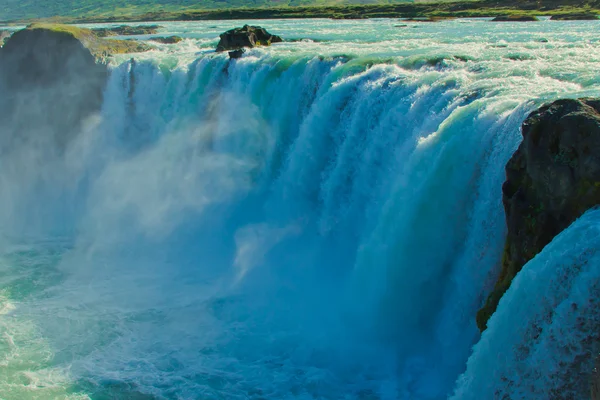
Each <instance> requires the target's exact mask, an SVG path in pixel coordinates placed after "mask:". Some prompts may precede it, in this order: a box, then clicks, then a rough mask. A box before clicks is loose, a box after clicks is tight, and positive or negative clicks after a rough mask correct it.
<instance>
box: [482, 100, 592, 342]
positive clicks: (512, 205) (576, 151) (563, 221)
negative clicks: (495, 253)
mask: <svg viewBox="0 0 600 400" xmlns="http://www.w3.org/2000/svg"><path fill="white" fill-rule="evenodd" d="M522 133H523V142H522V143H521V145H520V146H519V148H518V150H517V151H516V152H515V154H514V155H513V156H512V158H511V159H510V161H509V162H508V164H507V165H506V182H505V183H504V185H503V186H502V194H503V195H502V202H503V204H504V209H505V213H506V224H507V227H508V233H507V237H506V244H505V250H504V257H503V259H502V269H501V274H500V277H499V279H498V281H497V283H496V286H495V288H494V290H493V292H492V293H491V295H490V296H489V298H488V299H487V302H486V304H485V306H484V307H483V308H482V309H481V310H480V311H479V313H478V314H477V324H478V326H479V328H480V329H481V330H484V329H485V328H486V324H487V321H488V319H489V317H490V316H491V315H492V314H493V313H494V311H495V310H496V307H497V305H498V302H499V300H500V298H501V297H502V295H503V294H504V293H505V292H506V290H507V289H508V288H509V286H510V284H511V282H512V280H513V278H514V277H515V275H516V274H517V273H518V272H519V271H520V270H521V268H522V267H523V266H524V265H525V264H526V263H527V262H528V261H529V260H531V259H532V258H533V257H535V255H536V254H538V253H539V252H540V251H541V250H542V249H543V248H544V246H546V245H547V244H548V243H550V241H551V240H552V239H553V238H554V237H555V236H556V235H557V234H559V233H560V232H561V231H562V230H564V229H565V228H567V227H568V226H569V225H570V224H571V223H572V222H573V221H575V219H577V218H578V217H579V216H581V215H582V214H583V213H584V212H585V211H587V210H588V209H589V208H591V207H593V206H595V205H598V204H600V100H594V99H585V98H584V99H579V100H558V101H555V102H554V103H552V104H549V105H545V106H543V107H541V108H540V109H539V110H537V111H535V112H533V113H531V114H530V115H529V116H528V117H527V119H526V120H525V122H524V123H523V127H522Z"/></svg>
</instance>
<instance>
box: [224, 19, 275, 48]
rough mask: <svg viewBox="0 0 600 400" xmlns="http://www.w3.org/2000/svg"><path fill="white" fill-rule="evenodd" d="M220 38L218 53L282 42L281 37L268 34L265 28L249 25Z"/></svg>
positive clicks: (226, 33) (232, 30)
mask: <svg viewBox="0 0 600 400" xmlns="http://www.w3.org/2000/svg"><path fill="white" fill-rule="evenodd" d="M220 38H221V40H220V41H219V44H218V45H217V50H216V51H218V52H221V51H228V50H237V49H241V48H243V47H256V46H270V45H271V43H279V42H282V41H283V39H281V37H279V36H277V35H272V34H270V33H269V32H267V30H266V29H265V28H261V27H260V26H249V25H244V26H243V27H242V28H235V29H231V30H229V31H227V32H225V33H222V34H221V35H220Z"/></svg>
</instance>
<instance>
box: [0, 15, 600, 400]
mask: <svg viewBox="0 0 600 400" xmlns="http://www.w3.org/2000/svg"><path fill="white" fill-rule="evenodd" d="M244 22H245V21H206V22H193V23H192V22H190V23H164V24H161V25H162V26H163V27H164V28H163V29H162V30H161V32H160V34H161V35H172V34H176V35H180V36H182V37H184V38H185V40H184V41H183V42H181V43H179V44H176V45H156V50H154V51H151V52H148V53H144V54H139V55H138V54H136V55H133V57H135V59H136V62H135V63H132V62H131V61H130V59H131V57H132V55H126V56H119V57H116V58H114V59H112V60H111V69H112V71H111V76H110V79H109V83H108V85H107V88H106V91H105V99H104V105H103V108H102V110H101V112H100V113H99V114H98V115H95V116H93V117H91V118H90V119H89V120H87V121H85V123H84V124H83V126H82V127H81V132H80V134H79V135H78V136H77V137H76V138H75V139H74V140H73V141H72V142H71V143H70V144H69V146H68V147H67V149H66V150H65V152H64V153H62V154H61V155H60V156H57V155H56V152H53V151H48V144H47V143H45V142H44V141H40V142H39V143H38V142H35V141H33V142H28V143H27V144H26V145H21V146H18V147H16V148H13V149H12V150H11V152H10V153H5V154H3V157H2V158H0V185H1V188H2V190H0V222H1V223H0V227H1V228H0V272H1V274H0V398H2V399H6V400H12V399H257V400H258V399H302V400H304V399H361V400H376V399H377V400H388V399H445V398H448V397H451V396H454V397H453V398H456V399H487V398H490V399H491V398H494V396H499V394H502V395H506V396H509V397H510V398H513V399H517V398H522V399H539V398H551V396H556V393H565V394H564V395H563V397H560V395H559V396H558V397H557V398H568V397H566V396H567V395H566V393H568V394H569V395H570V396H571V397H570V398H583V397H585V396H587V395H588V392H587V386H586V384H585V380H586V379H587V375H586V374H588V372H587V371H589V370H590V368H591V363H592V354H593V352H594V351H596V349H594V345H592V344H590V345H581V343H590V340H588V339H586V338H589V337H590V336H593V332H594V331H595V329H596V325H595V322H594V321H595V317H594V316H593V310H594V307H593V304H592V303H590V304H592V305H589V306H588V305H586V306H584V305H583V304H584V303H585V300H586V299H592V298H594V296H595V292H594V290H595V287H596V286H597V282H598V279H597V277H596V276H595V275H594V274H593V270H592V269H585V268H581V264H582V262H584V264H585V265H590V266H593V265H595V264H596V261H595V250H593V249H595V248H596V247H597V246H596V244H595V239H594V237H595V235H594V234H593V232H595V229H596V228H595V226H596V224H595V223H594V222H595V220H596V219H597V218H596V213H589V214H588V215H586V217H585V218H584V219H583V220H582V221H581V222H578V223H577V224H576V225H575V226H574V227H573V228H569V229H568V230H567V231H566V232H565V233H564V234H563V235H561V236H560V237H559V238H557V240H556V241H555V243H553V244H552V245H551V246H550V247H549V248H548V249H547V251H544V252H543V253H542V254H541V255H540V257H537V258H536V259H535V260H533V261H532V262H531V263H530V264H528V265H527V266H526V267H525V269H524V273H523V274H522V276H521V277H520V278H519V279H518V280H517V281H516V284H515V285H514V287H513V288H512V289H511V291H509V293H508V294H507V296H506V297H505V300H503V302H502V303H501V304H500V307H499V309H498V313H497V314H496V316H495V317H494V318H493V319H492V320H491V321H490V329H489V330H488V331H487V332H486V333H485V334H484V335H483V337H480V335H479V333H478V331H477V328H476V326H475V321H474V315H475V312H476V310H477V309H478V308H479V307H480V305H481V304H482V302H483V301H484V299H485V297H486V295H487V293H488V292H489V290H490V288H491V285H492V284H493V282H494V280H495V278H496V274H497V265H498V262H499V260H500V257H501V253H502V246H503V239H504V234H505V225H504V214H503V210H502V204H501V184H502V182H503V180H504V165H505V163H506V161H507V160H508V158H509V157H510V156H511V154H512V153H513V152H514V150H515V149H516V147H517V146H518V144H519V142H520V131H519V127H520V124H521V123H522V121H523V120H524V118H525V117H526V116H527V114H528V113H529V112H530V111H532V110H533V109H535V108H536V107H537V106H539V105H540V104H542V103H543V102H546V101H549V100H553V99H557V98H563V97H580V96H598V95H600V77H599V76H598V72H597V71H598V70H599V68H598V67H599V66H600V51H599V50H600V39H599V38H598V34H597V32H598V28H600V25H599V23H598V22H593V21H592V22H589V21H588V22H555V21H548V20H544V21H542V22H539V23H525V24H521V23H491V22H489V21H486V20H455V21H446V22H441V23H419V24H416V23H407V22H402V21H398V20H385V19H384V20H366V21H329V20H311V21H304V20H292V21H253V23H256V24H259V25H262V26H265V27H267V29H268V30H269V31H271V32H272V33H275V34H279V35H281V36H282V37H284V38H285V39H287V40H289V41H288V42H285V43H281V44H276V45H273V46H271V47H269V48H259V49H252V50H249V51H248V52H247V53H246V54H245V56H244V57H243V58H242V59H240V60H236V61H230V60H228V58H227V55H226V54H215V53H214V52H213V50H212V49H214V48H215V47H216V43H217V41H218V34H219V33H221V32H223V31H224V30H226V29H229V28H231V27H234V26H238V25H241V24H243V23H244ZM398 25H407V26H405V27H401V26H398ZM148 38H149V37H140V39H148ZM0 129H5V128H0ZM588 237H589V239H587V238H588ZM573 243H577V246H575V245H573ZM590 249H592V250H593V251H592V250H590ZM574 260H575V261H574ZM582 260H583V261H582ZM555 264H556V265H560V268H561V269H559V270H558V272H556V271H557V269H556V268H553V267H552V266H553V265H555ZM561 271H562V272H561ZM561 273H562V275H561ZM553 274H554V275H553ZM565 274H567V275H569V276H572V277H573V278H572V279H571V280H569V282H570V283H569V284H568V285H566V284H565V285H564V291H549V290H548V289H547V287H546V286H544V284H543V283H544V282H563V281H562V280H561V279H562V277H563V276H564V275H565ZM542 277H543V278H542ZM549 287H552V288H554V287H555V286H549ZM530 292H535V293H536V296H533V297H528V296H527V294H528V293H530ZM586 296H587V297H586ZM596 297H597V296H596ZM532 298H535V299H540V298H541V299H549V300H548V302H547V304H546V303H544V304H543V305H540V304H539V302H536V301H534V300H532ZM568 301H571V302H576V303H577V304H579V305H578V306H577V312H574V311H572V312H570V313H567V312H566V311H565V310H563V308H564V307H566V306H564V305H563V304H567V303H565V302H568ZM569 315H571V316H574V317H572V318H571V317H569ZM553 316H556V318H553ZM578 318H579V320H578ZM582 319H583V320H585V321H588V322H589V323H586V324H584V325H583V327H582V325H581V324H580V323H579V322H580V321H581V320H582ZM540 321H543V323H542V322H540ZM548 321H550V322H548ZM578 321H579V322H578ZM540 325H543V326H544V329H545V331H544V332H546V333H544V334H543V335H541V336H538V337H537V338H535V339H534V338H532V336H531V334H530V332H531V327H532V326H540ZM596 331H597V330H596ZM557 332H558V333H557ZM473 346H474V347H473ZM524 349H526V350H524ZM560 371H576V372H577V373H575V372H572V373H570V374H565V373H560ZM574 376H576V377H580V378H578V379H576V382H573V377H574ZM561 390H562V392H561Z"/></svg>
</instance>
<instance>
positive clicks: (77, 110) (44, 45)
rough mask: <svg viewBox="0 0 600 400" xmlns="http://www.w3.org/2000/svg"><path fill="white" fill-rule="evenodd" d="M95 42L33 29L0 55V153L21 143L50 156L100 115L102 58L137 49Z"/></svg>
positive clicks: (83, 35)
mask: <svg viewBox="0 0 600 400" xmlns="http://www.w3.org/2000/svg"><path fill="white" fill-rule="evenodd" d="M123 42H125V41H112V40H104V39H100V38H98V37H97V36H96V35H95V34H94V33H93V32H91V31H90V30H87V29H80V28H75V27H72V26H67V25H39V24H38V25H31V26H29V27H28V28H27V29H24V30H21V31H19V32H16V33H15V34H13V35H12V36H11V37H10V39H9V40H8V41H7V42H6V44H5V46H4V47H2V48H1V49H0V92H1V93H2V96H1V97H0V153H1V152H2V151H12V150H11V149H13V150H14V149H15V148H16V147H19V146H20V145H19V144H20V143H27V144H28V146H38V147H43V148H44V149H48V151H52V149H61V148H64V147H65V145H66V144H67V143H68V142H69V141H70V140H71V139H72V138H73V137H74V136H75V135H77V134H78V133H79V132H80V130H81V127H82V123H84V121H85V120H86V119H87V117H89V116H91V115H93V114H94V113H96V112H98V111H99V110H100V107H101V105H102V101H103V92H104V88H105V86H106V81H107V78H108V69H107V66H106V65H105V64H103V63H101V62H99V59H100V58H102V56H104V55H108V54H114V53H119V52H125V51H127V50H133V51H135V50H139V49H140V48H139V46H138V44H137V43H135V42H132V43H131V44H130V43H129V42H126V43H123Z"/></svg>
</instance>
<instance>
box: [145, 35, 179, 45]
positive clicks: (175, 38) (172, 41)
mask: <svg viewBox="0 0 600 400" xmlns="http://www.w3.org/2000/svg"><path fill="white" fill-rule="evenodd" d="M150 40H151V41H153V42H157V43H162V44H176V43H179V42H181V41H182V40H183V38H182V37H180V36H167V37H154V38H151V39H150Z"/></svg>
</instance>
